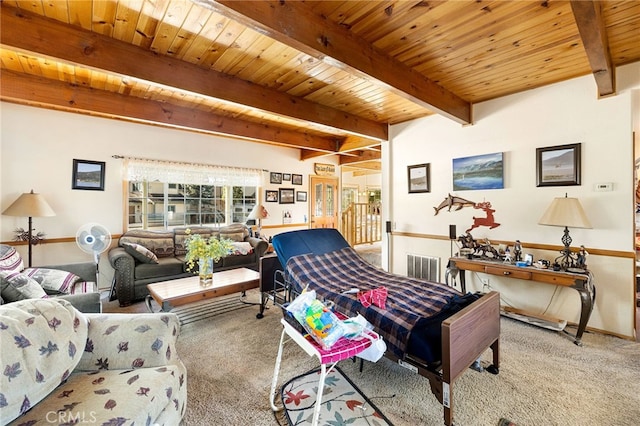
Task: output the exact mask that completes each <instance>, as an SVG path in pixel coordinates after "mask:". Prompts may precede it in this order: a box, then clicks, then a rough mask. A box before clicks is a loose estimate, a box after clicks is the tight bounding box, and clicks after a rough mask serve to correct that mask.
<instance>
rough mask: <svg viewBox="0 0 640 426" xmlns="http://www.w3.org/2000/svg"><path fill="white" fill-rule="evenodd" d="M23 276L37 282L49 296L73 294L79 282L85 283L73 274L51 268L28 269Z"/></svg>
mask: <svg viewBox="0 0 640 426" xmlns="http://www.w3.org/2000/svg"><path fill="white" fill-rule="evenodd" d="M22 273H23V274H25V275H27V276H29V277H31V278H32V279H33V280H35V281H36V282H37V283H38V284H40V287H42V288H43V289H44V290H45V291H46V292H47V294H71V289H72V288H73V287H74V285H75V284H76V283H77V282H80V281H84V280H83V279H82V278H80V277H79V276H77V275H76V274H73V273H71V272H67V271H63V270H60V269H49V268H27V269H25V270H24V271H23V272H22Z"/></svg>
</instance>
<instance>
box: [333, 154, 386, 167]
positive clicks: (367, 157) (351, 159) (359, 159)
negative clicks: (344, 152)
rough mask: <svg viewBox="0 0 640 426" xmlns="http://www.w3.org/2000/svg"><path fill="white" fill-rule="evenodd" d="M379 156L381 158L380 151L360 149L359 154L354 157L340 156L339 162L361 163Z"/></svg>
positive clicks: (341, 163)
mask: <svg viewBox="0 0 640 426" xmlns="http://www.w3.org/2000/svg"><path fill="white" fill-rule="evenodd" d="M381 158H382V153H381V152H379V151H368V150H367V151H360V152H359V155H357V156H355V157H348V156H341V157H340V162H339V164H340V165H341V166H342V165H345V164H349V165H351V164H356V163H363V162H365V161H373V160H380V159H381Z"/></svg>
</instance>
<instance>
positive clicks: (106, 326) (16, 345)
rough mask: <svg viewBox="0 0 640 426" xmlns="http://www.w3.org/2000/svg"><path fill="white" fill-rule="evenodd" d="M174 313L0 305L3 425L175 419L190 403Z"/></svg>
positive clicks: (33, 302) (40, 302)
mask: <svg viewBox="0 0 640 426" xmlns="http://www.w3.org/2000/svg"><path fill="white" fill-rule="evenodd" d="M179 330H180V323H179V321H178V319H177V317H176V316H175V314H171V313H166V314H83V313H81V312H79V311H78V310H77V309H75V308H73V307H72V306H71V304H70V303H69V302H67V301H65V300H61V299H57V298H56V299H27V300H22V301H18V302H15V303H10V304H6V305H3V306H0V345H1V347H2V351H1V352H0V366H1V367H2V369H3V372H4V373H3V375H2V376H0V423H1V424H2V425H5V424H8V423H7V422H12V421H13V422H12V423H10V424H11V425H32V424H51V423H55V424H75V423H91V424H111V425H118V424H139V425H144V424H147V425H149V424H158V425H163V424H164V425H177V424H179V423H180V420H181V419H182V417H183V416H184V413H185V409H186V402H187V387H186V378H187V375H186V369H185V366H184V364H183V363H182V361H181V360H180V358H179V357H178V354H177V351H176V342H177V338H178V334H179Z"/></svg>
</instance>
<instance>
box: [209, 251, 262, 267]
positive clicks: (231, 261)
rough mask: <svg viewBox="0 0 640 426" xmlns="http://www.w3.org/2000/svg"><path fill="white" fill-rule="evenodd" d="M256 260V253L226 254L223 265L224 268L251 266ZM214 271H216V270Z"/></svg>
mask: <svg viewBox="0 0 640 426" xmlns="http://www.w3.org/2000/svg"><path fill="white" fill-rule="evenodd" d="M255 261H256V260H255V253H251V254H246V255H244V256H225V257H223V258H222V266H223V267H224V268H230V267H240V266H244V267H247V268H249V267H251V266H252V265H251V264H252V263H253V262H255ZM213 272H215V270H214V271H213Z"/></svg>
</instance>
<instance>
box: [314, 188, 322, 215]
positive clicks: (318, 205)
mask: <svg viewBox="0 0 640 426" xmlns="http://www.w3.org/2000/svg"><path fill="white" fill-rule="evenodd" d="M323 186H324V185H323V184H321V183H317V184H316V185H315V187H316V189H315V194H316V199H315V200H313V210H314V212H315V213H314V215H315V216H324V214H323V212H322V192H323V191H322V188H323Z"/></svg>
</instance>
